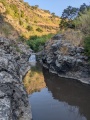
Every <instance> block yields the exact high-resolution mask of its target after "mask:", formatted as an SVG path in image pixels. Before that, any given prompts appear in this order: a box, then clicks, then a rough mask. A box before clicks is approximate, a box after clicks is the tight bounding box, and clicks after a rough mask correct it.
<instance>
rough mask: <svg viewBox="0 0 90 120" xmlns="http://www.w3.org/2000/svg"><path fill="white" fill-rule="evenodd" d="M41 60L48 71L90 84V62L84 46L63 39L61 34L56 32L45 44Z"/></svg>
mask: <svg viewBox="0 0 90 120" xmlns="http://www.w3.org/2000/svg"><path fill="white" fill-rule="evenodd" d="M42 62H43V66H45V67H47V68H48V69H49V71H50V72H53V73H56V74H58V75H59V76H61V77H66V78H74V79H76V80H80V81H81V82H83V83H86V84H90V64H89V63H88V57H87V56H85V54H84V48H83V47H80V46H75V45H74V44H72V43H70V42H69V41H67V40H65V39H64V38H63V35H60V34H58V35H56V36H54V37H53V38H52V39H51V40H50V41H48V42H47V43H46V44H45V46H44V51H43V57H42Z"/></svg>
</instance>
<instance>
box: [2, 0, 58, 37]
mask: <svg viewBox="0 0 90 120" xmlns="http://www.w3.org/2000/svg"><path fill="white" fill-rule="evenodd" d="M59 23H60V18H59V17H58V16H55V15H54V14H51V13H50V12H49V11H48V10H42V9H39V8H38V6H37V5H36V6H30V5H29V4H28V3H26V2H24V1H23V0H0V28H1V30H0V36H5V37H8V38H17V37H18V36H24V37H26V38H29V37H30V36H32V35H38V36H41V35H46V34H49V33H56V32H57V31H58V30H59Z"/></svg>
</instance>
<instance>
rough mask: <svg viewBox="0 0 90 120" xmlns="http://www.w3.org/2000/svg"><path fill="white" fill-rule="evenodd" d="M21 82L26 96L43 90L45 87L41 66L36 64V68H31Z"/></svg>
mask: <svg viewBox="0 0 90 120" xmlns="http://www.w3.org/2000/svg"><path fill="white" fill-rule="evenodd" d="M23 81H24V82H23V83H24V86H25V88H26V91H27V93H28V94H31V93H33V92H37V91H40V90H41V89H42V88H45V86H46V85H45V82H44V77H43V73H42V67H41V65H40V64H39V63H36V66H32V67H31V70H30V71H28V73H27V74H26V76H25V77H24V80H23Z"/></svg>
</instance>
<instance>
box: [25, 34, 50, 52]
mask: <svg viewBox="0 0 90 120" xmlns="http://www.w3.org/2000/svg"><path fill="white" fill-rule="evenodd" d="M51 37H52V34H49V35H43V36H41V37H39V36H36V35H35V36H31V37H30V39H29V40H27V44H28V45H29V46H30V48H31V49H32V50H34V51H35V52H38V51H40V50H42V48H43V46H44V45H45V42H46V41H47V40H48V39H50V38H51Z"/></svg>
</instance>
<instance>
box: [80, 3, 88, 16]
mask: <svg viewBox="0 0 90 120" xmlns="http://www.w3.org/2000/svg"><path fill="white" fill-rule="evenodd" d="M89 9H90V5H86V4H85V3H83V4H82V5H81V6H80V9H79V12H80V13H83V14H84V13H85V10H89Z"/></svg>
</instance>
